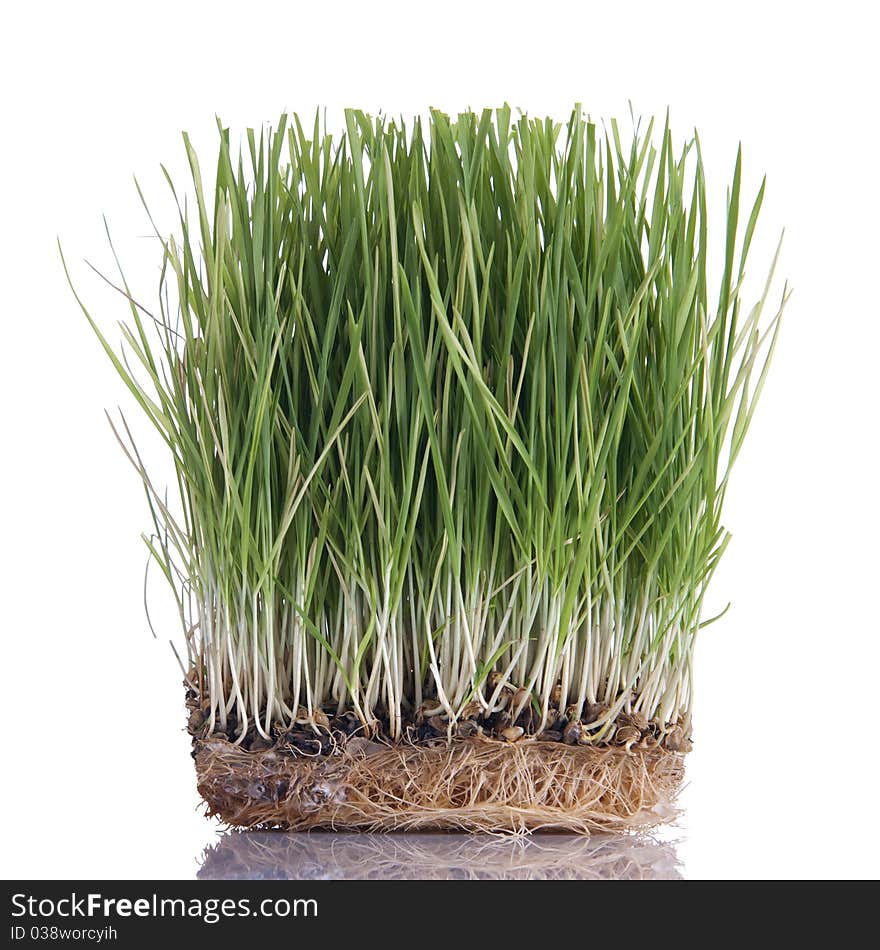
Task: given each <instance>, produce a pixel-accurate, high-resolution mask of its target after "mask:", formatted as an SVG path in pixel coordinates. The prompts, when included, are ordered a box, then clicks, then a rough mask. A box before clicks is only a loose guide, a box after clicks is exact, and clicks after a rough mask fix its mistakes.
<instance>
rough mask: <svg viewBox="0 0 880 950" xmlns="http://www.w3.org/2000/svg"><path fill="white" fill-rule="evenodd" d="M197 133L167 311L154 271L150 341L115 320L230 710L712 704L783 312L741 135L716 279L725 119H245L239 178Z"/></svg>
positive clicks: (656, 716) (451, 711) (200, 651)
mask: <svg viewBox="0 0 880 950" xmlns="http://www.w3.org/2000/svg"><path fill="white" fill-rule="evenodd" d="M185 147H186V151H187V155H188V158H189V165H190V169H191V173H192V179H191V181H190V182H189V183H188V185H187V193H188V196H189V197H188V200H184V198H183V197H182V196H181V198H180V201H179V204H178V207H179V209H180V219H179V226H178V228H177V233H176V235H175V236H163V235H161V234H160V235H159V240H160V246H161V264H162V273H161V289H160V293H159V308H158V311H157V313H155V314H153V313H150V312H148V311H147V310H146V309H145V308H143V307H141V306H140V305H138V304H137V303H135V302H133V301H132V300H131V295H130V293H129V290H128V286H127V285H125V284H124V278H123V279H122V280H123V285H124V286H123V288H122V289H123V290H124V292H125V294H126V296H127V297H128V302H129V306H128V310H127V316H126V318H125V319H124V320H123V321H122V322H121V323H120V331H121V334H122V341H121V343H120V344H119V345H118V346H116V345H114V344H113V343H112V342H111V340H110V338H109V337H108V335H107V334H106V333H105V331H103V330H101V329H100V328H99V326H98V324H97V323H96V322H95V320H94V319H93V318H92V317H91V316H90V315H89V314H88V313H87V314H86V315H87V316H88V319H89V322H90V323H91V325H92V327H93V329H94V330H95V332H96V333H97V334H98V336H99V338H100V340H101V342H102V343H103V345H104V349H105V350H106V353H107V355H108V356H109V357H110V359H111V360H112V361H113V364H114V366H115V367H116V369H117V371H118V372H119V374H120V376H121V377H122V378H123V380H124V381H125V383H126V385H127V386H128V388H129V390H130V391H131V393H132V394H133V396H134V398H135V400H136V401H137V403H138V405H139V406H140V408H141V410H142V411H143V414H144V415H145V416H146V417H147V419H149V420H150V422H151V423H152V424H153V425H154V426H155V428H156V429H157V430H158V432H159V434H160V435H161V437H162V439H163V440H164V442H165V444H166V446H167V450H168V452H169V453H170V455H171V458H172V459H173V462H174V466H175V470H176V476H177V482H176V486H175V488H176V495H175V497H174V498H173V500H169V498H168V496H167V494H166V492H165V490H164V489H163V488H162V487H161V486H157V485H155V484H154V483H153V481H152V480H151V478H150V475H149V474H148V472H147V469H146V467H145V465H144V463H143V461H142V459H141V456H140V455H139V454H138V452H137V449H136V448H135V447H134V444H133V443H132V442H131V440H130V432H129V430H128V427H127V425H126V426H124V429H123V431H121V432H120V435H121V437H122V440H123V442H124V443H125V444H126V451H127V452H128V454H129V457H130V458H131V460H132V462H133V464H134V465H135V467H136V468H137V470H138V472H139V473H140V476H141V478H142V479H143V483H144V486H145V488H146V492H147V496H148V499H149V503H150V509H151V512H152V516H153V520H154V524H155V530H154V532H153V533H152V534H151V535H150V536H149V537H148V538H147V543H148V545H149V548H150V554H151V556H152V557H153V558H154V559H155V561H156V563H157V564H158V565H159V567H160V568H161V570H162V572H163V574H164V576H165V578H166V579H167V581H168V584H169V586H170V588H171V590H172V591H174V596H175V597H176V599H177V603H178V607H179V610H180V616H181V619H182V623H183V627H184V632H185V645H186V652H187V660H188V664H187V665H188V668H189V670H191V671H192V672H191V674H190V675H191V677H192V681H193V686H194V687H195V688H196V689H197V691H198V694H199V696H200V697H201V699H202V700H203V702H204V714H205V717H206V726H205V729H206V733H210V732H212V731H214V730H215V729H216V730H230V731H231V733H232V734H234V736H236V737H237V738H238V740H239V741H240V740H242V739H244V737H245V736H246V735H247V734H248V733H250V734H251V735H254V733H256V734H259V735H261V736H263V737H264V738H267V739H268V738H270V737H271V736H272V735H273V730H275V733H277V730H278V729H279V728H286V727H288V726H290V725H291V724H293V723H296V722H303V721H305V722H308V723H311V724H320V723H321V722H322V721H324V720H325V717H326V716H327V715H328V714H331V715H332V714H334V713H342V712H345V711H351V712H352V713H353V714H354V716H356V717H357V719H358V720H359V721H360V722H361V723H362V724H363V725H364V726H365V728H366V729H367V730H368V731H370V730H375V729H376V728H378V727H381V729H382V731H383V732H384V733H385V734H386V735H388V736H389V737H390V738H392V739H400V738H401V737H402V735H403V733H404V731H405V727H406V724H407V723H408V722H410V721H415V720H417V721H421V720H422V719H423V718H424V717H430V716H440V717H441V719H442V721H443V722H448V723H450V724H454V723H455V722H456V721H460V720H462V719H463V718H467V717H473V716H474V715H475V714H479V715H484V716H488V715H489V714H491V713H492V712H493V711H494V710H497V709H499V708H501V707H502V706H504V705H505V704H506V706H507V710H508V712H509V714H510V721H511V722H514V721H516V720H517V717H518V716H519V715H520V714H522V713H524V712H525V713H527V719H528V728H527V732H534V733H537V732H540V731H541V730H543V729H546V728H547V727H548V725H550V724H551V720H553V719H554V718H556V717H557V716H558V715H559V714H562V713H564V715H565V717H566V718H567V719H568V720H569V721H581V720H582V721H583V722H584V727H583V735H584V737H585V738H586V740H587V741H601V740H602V739H603V737H607V735H608V733H609V730H611V729H612V728H613V726H614V723H615V720H616V719H617V717H618V715H619V714H620V713H621V712H623V713H627V714H630V715H633V716H641V717H643V718H644V719H646V720H649V721H652V722H654V723H656V724H658V725H659V728H660V729H661V730H669V729H672V728H673V727H674V726H675V725H676V724H679V725H681V724H685V725H686V726H687V724H689V721H690V712H691V701H692V691H693V678H692V673H693V667H692V656H693V649H694V639H695V636H696V633H697V630H698V628H699V627H700V624H701V610H702V605H703V601H704V596H705V593H706V589H707V585H708V583H709V581H710V579H711V577H712V575H713V572H714V571H715V569H716V566H717V564H718V561H719V558H720V556H721V554H722V553H723V551H724V548H725V546H726V544H727V539H728V536H727V534H726V533H725V531H724V529H723V527H722V525H721V521H720V515H721V505H722V501H723V498H724V494H725V490H726V488H727V484H728V478H729V475H730V469H731V465H732V464H733V462H734V460H735V459H736V456H737V454H738V452H739V450H740V447H741V445H742V441H743V438H744V436H745V434H746V430H747V429H748V426H749V423H750V421H751V419H752V414H753V411H754V407H755V402H756V400H757V398H758V395H759V393H760V390H761V387H762V384H763V382H764V378H765V374H766V372H767V365H768V361H769V358H770V355H771V354H772V352H773V347H774V345H775V342H776V337H777V333H778V329H779V317H780V314H781V310H782V304H780V306H779V309H778V310H777V311H776V312H775V314H774V315H772V317H771V318H770V319H769V320H767V321H762V313H763V311H764V307H765V300H766V297H767V292H766V291H765V292H764V294H763V296H762V297H761V299H760V300H759V301H758V302H757V304H756V305H755V306H753V307H752V308H751V309H749V310H746V309H744V307H743V305H742V303H741V300H740V291H741V285H742V281H743V276H744V273H745V264H746V259H747V255H748V251H749V245H750V243H751V239H752V235H753V231H754V228H755V224H756V219H757V216H758V212H759V209H760V206H761V202H762V198H763V194H764V188H763V185H762V186H761V189H760V191H759V192H758V194H757V197H756V199H755V200H754V201H753V203H752V204H751V205H749V206H747V207H746V208H744V209H741V201H740V197H741V196H740V179H741V172H740V167H741V163H740V156H739V155H737V158H736V164H735V168H734V173H733V180H732V184H731V186H730V188H729V192H728V200H727V208H726V211H727V219H726V226H725V228H724V231H723V239H722V240H719V242H718V245H719V247H718V251H719V261H723V270H722V273H721V278H720V285H719V286H718V287H715V288H710V286H709V279H708V267H709V240H708V233H707V219H706V205H707V200H706V184H705V178H704V170H703V163H702V159H701V155H700V147H699V140H698V138H696V137H694V139H693V140H691V141H689V142H687V143H686V144H685V145H684V147H683V148H681V149H680V150H676V147H675V145H674V141H673V137H672V134H671V132H670V130H669V127H668V125H667V126H666V127H664V128H663V130H662V132H659V134H655V133H654V130H653V127H652V126H649V127H648V128H647V130H646V131H645V133H644V134H640V133H639V131H638V130H636V132H635V133H634V134H633V136H632V139H631V141H628V142H627V143H626V144H624V143H622V141H621V137H620V134H619V131H618V127H617V125H616V123H613V122H612V123H611V125H610V129H609V130H608V131H607V133H606V134H604V135H601V134H599V133H598V132H597V129H596V127H595V126H594V125H593V124H592V123H591V122H589V121H588V120H587V119H586V118H585V117H584V116H583V115H582V114H581V111H580V109H575V110H574V111H573V112H572V114H571V116H570V118H569V120H568V122H567V124H565V125H560V124H558V123H556V122H553V121H551V120H549V119H547V120H539V119H534V118H530V117H528V116H524V115H523V116H519V117H515V116H514V115H512V113H511V111H510V109H509V108H507V107H505V108H501V109H498V110H494V111H490V110H486V111H483V112H476V113H475V112H466V113H463V114H461V115H459V116H458V117H457V118H455V119H452V118H450V117H449V116H447V115H445V114H443V113H441V112H437V111H434V112H432V113H431V114H430V117H429V118H428V119H427V120H426V121H420V120H416V121H415V122H413V123H412V124H410V125H407V124H405V123H404V122H402V121H397V120H394V121H392V120H390V119H387V118H384V117H381V118H375V117H371V116H368V115H365V114H363V113H361V112H356V111H350V112H348V113H347V114H346V123H345V132H344V133H343V134H341V135H332V134H330V133H329V132H328V131H327V130H326V129H325V128H324V127H323V126H322V125H321V123H320V122H319V121H317V120H316V121H315V123H314V126H313V127H311V128H308V129H307V128H304V127H303V125H302V124H301V122H300V120H299V118H298V117H296V116H292V117H290V118H288V117H282V118H281V120H280V122H279V123H278V125H277V127H276V128H275V129H274V130H264V131H262V132H254V131H248V133H247V140H246V143H245V144H244V146H243V148H242V150H241V152H240V153H239V152H238V151H235V150H233V146H232V144H231V142H230V136H229V133H228V131H227V130H225V129H223V128H221V130H220V144H219V149H218V153H217V156H216V172H215V173H214V174H213V175H212V177H211V178H210V179H206V178H205V176H204V173H203V170H202V169H201V168H200V164H199V161H198V159H197V157H196V154H195V152H194V150H193V148H192V146H191V144H190V142H189V140H188V139H186V138H185ZM170 183H171V179H170V178H169V184H170ZM175 187H176V186H174V185H172V188H175ZM175 197H177V192H175ZM157 233H158V232H157ZM722 254H723V258H721V257H720V255H722ZM771 276H772V268H771ZM768 286H769V279H768ZM784 300H785V294H783V301H782V303H783V304H784ZM84 309H85V308H84ZM765 324H766V325H765Z"/></svg>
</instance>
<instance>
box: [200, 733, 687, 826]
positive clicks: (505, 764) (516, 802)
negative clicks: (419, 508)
mask: <svg viewBox="0 0 880 950" xmlns="http://www.w3.org/2000/svg"><path fill="white" fill-rule="evenodd" d="M193 744H194V753H193V754H194V757H195V762H196V773H197V776H198V787H199V792H200V794H201V795H202V797H203V798H204V800H205V802H206V803H207V806H208V814H209V815H216V816H218V817H219V818H220V819H222V820H223V821H224V822H226V823H227V824H229V825H234V826H237V827H241V828H279V829H284V830H288V831H306V830H309V829H314V828H323V829H331V830H359V831H416V830H420V829H432V830H441V829H442V830H459V831H469V832H513V833H521V832H526V831H535V830H539V829H546V830H555V831H568V832H575V833H580V834H590V833H591V832H594V831H624V830H631V829H635V828H645V827H648V826H650V825H655V824H658V823H659V822H662V821H665V820H668V819H669V818H670V817H671V815H672V814H673V809H672V802H673V800H674V798H675V795H676V792H677V791H678V789H679V787H680V785H681V781H682V777H683V772H684V768H683V756H682V755H681V754H678V753H675V752H670V751H667V750H666V749H662V748H655V749H650V750H639V749H633V750H630V751H626V750H624V749H620V748H595V747H591V746H566V745H562V744H561V743H558V742H542V741H536V740H528V741H521V742H515V743H505V742H499V741H497V740H494V739H486V738H483V737H473V738H468V739H453V740H451V741H437V742H433V743H427V744H419V745H414V744H405V743H400V744H397V745H385V744H379V743H375V742H370V741H368V740H366V739H359V740H352V741H349V742H348V743H347V744H346V745H345V746H344V747H341V748H340V749H339V750H338V751H337V752H336V754H333V755H323V756H315V757H307V756H297V757H292V756H288V755H284V754H281V753H279V752H277V751H275V750H269V751H265V752H249V751H243V750H241V749H240V748H239V747H237V746H235V745H233V744H232V743H230V742H228V741H226V740H223V739H217V738H210V739H196V740H194V743H193Z"/></svg>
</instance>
